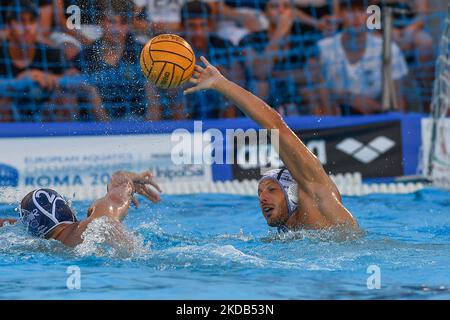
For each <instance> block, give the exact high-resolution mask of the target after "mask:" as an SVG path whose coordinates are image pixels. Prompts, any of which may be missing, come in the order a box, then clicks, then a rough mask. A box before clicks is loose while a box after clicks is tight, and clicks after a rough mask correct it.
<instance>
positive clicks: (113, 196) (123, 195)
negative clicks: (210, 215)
mask: <svg viewBox="0 0 450 320" xmlns="http://www.w3.org/2000/svg"><path fill="white" fill-rule="evenodd" d="M148 185H152V186H153V187H155V188H156V190H158V191H159V192H161V189H160V187H159V186H158V185H157V184H156V183H155V182H154V181H153V175H152V173H151V172H150V171H145V172H143V173H139V174H138V173H133V172H125V171H118V172H116V173H114V174H113V176H112V177H111V179H110V181H109V183H108V187H107V193H106V195H105V196H104V197H103V198H100V199H98V200H97V201H95V202H94V203H93V204H92V205H91V206H90V207H89V210H88V218H87V219H85V220H83V221H80V222H79V223H77V224H73V225H70V226H68V227H67V228H65V229H64V231H63V232H61V233H59V234H57V235H55V236H52V238H54V239H56V240H59V241H61V242H62V243H64V244H65V245H67V246H70V247H74V246H76V245H78V244H80V243H81V242H83V240H82V235H83V233H84V231H85V230H86V228H87V227H88V225H89V223H91V222H92V221H93V220H95V219H98V218H101V217H104V216H106V217H109V218H110V219H111V220H112V221H115V222H117V223H120V222H121V221H122V220H123V219H124V218H125V217H126V216H127V214H128V209H129V208H130V205H131V204H134V206H135V207H138V205H139V204H138V202H137V200H136V198H135V197H134V195H133V194H134V193H138V194H140V195H143V196H144V197H146V198H147V199H149V200H150V201H152V202H153V203H156V202H158V201H160V200H161V198H160V196H159V194H158V193H156V192H154V191H153V190H151V189H150V188H149V187H148Z"/></svg>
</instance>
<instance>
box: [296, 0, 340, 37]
mask: <svg viewBox="0 0 450 320" xmlns="http://www.w3.org/2000/svg"><path fill="white" fill-rule="evenodd" d="M293 1H294V3H295V6H296V8H297V10H296V16H297V18H298V19H299V20H300V21H301V23H302V27H303V29H304V30H312V31H319V32H320V33H321V34H322V35H325V36H329V35H331V34H332V33H334V32H335V31H336V30H337V28H338V22H339V15H340V6H339V0H293Z"/></svg>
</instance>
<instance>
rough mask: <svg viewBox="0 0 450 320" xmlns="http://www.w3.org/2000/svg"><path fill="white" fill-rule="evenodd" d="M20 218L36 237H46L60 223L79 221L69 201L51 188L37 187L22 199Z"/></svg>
mask: <svg viewBox="0 0 450 320" xmlns="http://www.w3.org/2000/svg"><path fill="white" fill-rule="evenodd" d="M19 211H20V218H21V220H22V222H23V223H24V224H25V225H26V227H27V230H28V232H30V233H31V234H32V235H33V236H35V237H46V236H47V235H48V234H49V233H50V231H52V230H53V229H54V228H56V227H57V226H59V225H60V224H72V223H75V222H77V218H76V217H75V214H74V213H73V211H72V210H71V209H70V207H69V205H68V204H67V201H66V200H65V199H64V198H63V197H62V196H61V195H60V194H59V193H57V192H56V191H54V190H51V189H37V190H34V191H32V192H30V193H28V194H27V195H26V196H25V197H24V198H23V199H22V201H21V203H20V207H19Z"/></svg>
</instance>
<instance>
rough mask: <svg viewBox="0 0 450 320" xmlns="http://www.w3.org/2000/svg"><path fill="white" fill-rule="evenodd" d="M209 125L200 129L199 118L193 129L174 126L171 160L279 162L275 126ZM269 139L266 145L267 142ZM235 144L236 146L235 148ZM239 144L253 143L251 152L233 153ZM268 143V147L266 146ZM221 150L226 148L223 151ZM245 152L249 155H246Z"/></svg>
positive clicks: (255, 163) (175, 161) (244, 164)
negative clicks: (223, 128) (269, 127)
mask: <svg viewBox="0 0 450 320" xmlns="http://www.w3.org/2000/svg"><path fill="white" fill-rule="evenodd" d="M225 136H226V138H224V136H223V133H222V131H220V130H219V129H215V128H211V129H208V130H206V131H205V132H203V124H202V121H195V122H194V132H193V133H191V132H189V131H188V130H186V129H177V130H175V131H174V132H173V133H172V135H171V141H172V142H176V145H175V146H174V147H173V148H172V150H171V160H172V163H173V164H175V165H182V164H185V165H186V164H207V165H211V164H239V165H241V166H244V167H248V166H258V164H259V163H266V162H267V161H268V160H267V159H271V160H270V161H273V163H275V164H276V163H277V162H279V160H276V159H278V146H279V132H278V130H276V129H272V130H267V129H259V130H256V129H253V128H250V129H247V130H245V131H244V130H243V129H226V130H225ZM269 141H270V144H269ZM235 146H239V147H238V148H235ZM242 146H249V148H253V147H250V146H257V148H253V149H251V150H253V152H251V153H246V152H245V150H244V151H241V152H237V154H235V153H236V150H239V149H240V148H242ZM269 146H270V147H269ZM225 150H226V151H227V152H226V154H225ZM246 154H249V155H250V156H246Z"/></svg>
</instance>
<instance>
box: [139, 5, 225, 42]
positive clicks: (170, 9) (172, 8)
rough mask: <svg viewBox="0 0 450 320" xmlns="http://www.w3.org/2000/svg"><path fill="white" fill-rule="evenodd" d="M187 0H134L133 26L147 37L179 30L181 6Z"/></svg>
mask: <svg viewBox="0 0 450 320" xmlns="http://www.w3.org/2000/svg"><path fill="white" fill-rule="evenodd" d="M188 1H189V0H177V1H172V0H134V3H135V21H134V27H135V29H136V31H137V32H138V33H143V34H146V35H147V36H149V37H152V36H154V35H158V34H161V33H179V32H180V31H181V19H180V18H181V17H180V10H181V7H182V6H183V5H184V4H185V3H186V2H188ZM204 1H206V2H211V3H213V2H216V1H217V0H204Z"/></svg>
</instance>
